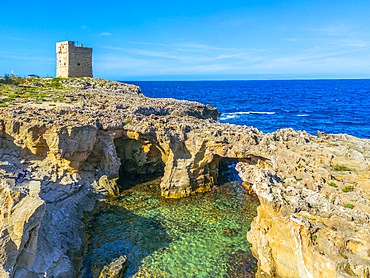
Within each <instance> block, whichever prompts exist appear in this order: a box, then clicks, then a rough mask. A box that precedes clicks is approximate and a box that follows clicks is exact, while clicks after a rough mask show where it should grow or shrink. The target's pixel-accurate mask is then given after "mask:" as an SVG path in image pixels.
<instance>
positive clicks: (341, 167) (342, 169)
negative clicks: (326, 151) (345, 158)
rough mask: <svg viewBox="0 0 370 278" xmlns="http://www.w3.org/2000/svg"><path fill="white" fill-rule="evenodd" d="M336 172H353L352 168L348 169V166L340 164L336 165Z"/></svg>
mask: <svg viewBox="0 0 370 278" xmlns="http://www.w3.org/2000/svg"><path fill="white" fill-rule="evenodd" d="M333 168H334V170H335V171H351V169H350V168H348V167H347V166H345V165H340V164H336V165H334V167H333Z"/></svg>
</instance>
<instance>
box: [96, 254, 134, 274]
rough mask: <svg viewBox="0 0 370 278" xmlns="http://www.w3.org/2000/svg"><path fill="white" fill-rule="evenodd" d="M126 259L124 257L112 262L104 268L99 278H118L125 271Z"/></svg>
mask: <svg viewBox="0 0 370 278" xmlns="http://www.w3.org/2000/svg"><path fill="white" fill-rule="evenodd" d="M126 261H127V258H126V256H125V255H123V256H120V257H119V258H118V259H116V260H114V261H112V262H111V263H110V264H109V266H104V267H103V269H102V271H101V272H100V275H99V278H120V277H122V275H123V273H124V271H125V269H126Z"/></svg>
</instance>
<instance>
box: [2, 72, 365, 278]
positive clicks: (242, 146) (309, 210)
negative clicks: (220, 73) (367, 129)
mask: <svg viewBox="0 0 370 278" xmlns="http://www.w3.org/2000/svg"><path fill="white" fill-rule="evenodd" d="M18 82H19V83H18V84H15V85H14V84H13V85H11V86H10V85H9V86H7V87H4V88H6V90H7V91H6V90H5V89H4V88H3V92H6V93H3V96H2V102H3V103H6V105H2V106H3V108H1V109H0V182H1V184H0V233H1V237H0V277H44V276H45V275H46V276H47V277H49V276H50V275H51V274H52V275H53V276H54V277H73V276H74V275H76V273H77V271H78V269H77V268H78V267H77V265H76V264H74V261H76V260H75V259H76V254H78V252H79V251H80V250H81V247H82V244H83V231H84V224H83V221H82V220H83V216H84V213H85V212H86V211H90V210H92V209H93V208H94V206H95V204H96V201H97V200H99V199H101V198H102V197H103V195H104V194H117V193H118V192H119V190H120V186H121V185H122V184H124V183H125V181H126V180H129V179H132V178H133V177H137V176H138V175H146V174H157V175H158V174H159V175H163V178H162V181H161V185H160V186H161V192H162V196H163V197H171V198H178V197H185V196H188V195H190V194H196V192H205V191H209V190H211V188H212V186H213V185H214V184H215V181H216V180H217V176H218V171H219V168H218V165H219V162H220V161H221V160H222V159H230V158H232V159H237V160H238V161H239V164H238V170H239V172H240V176H241V177H242V178H243V180H244V181H245V185H246V186H247V187H249V188H250V189H251V190H253V191H254V192H255V193H256V194H257V196H258V198H259V199H260V202H261V206H260V207H259V209H258V216H257V217H256V219H255V220H254V223H253V226H252V229H251V231H250V233H249V235H248V239H249V241H250V242H251V243H252V245H253V252H254V255H255V256H256V258H257V259H258V260H259V272H258V273H259V275H265V276H266V275H269V276H281V277H322V273H325V275H326V276H325V277H340V276H341V277H347V276H348V277H349V276H359V277H367V276H366V275H369V264H370V258H369V256H370V250H369V246H370V235H369V223H370V217H369V213H370V209H369V208H370V206H369V192H370V183H369V178H370V174H369V171H370V167H369V160H370V143H369V141H368V140H360V139H357V138H354V137H350V136H347V135H336V136H334V135H324V134H321V135H320V136H318V137H315V136H311V135H309V134H307V133H305V132H296V131H293V130H282V131H277V132H275V133H272V134H263V133H261V132H259V131H258V130H256V129H254V128H250V127H242V126H235V125H228V124H220V123H217V122H216V121H215V119H216V117H217V116H218V112H217V110H216V109H215V108H213V107H210V106H206V105H202V104H199V103H195V102H187V101H176V100H171V99H150V98H147V97H145V96H143V95H142V94H141V92H140V89H139V88H138V87H136V86H133V85H126V84H121V83H117V82H109V81H106V80H101V79H91V78H82V79H41V80H20V81H18ZM4 94H8V95H4ZM10 95H11V97H10ZM40 96H41V97H40ZM5 100H6V102H5ZM112 259H113V258H112ZM327 275H328V276H327Z"/></svg>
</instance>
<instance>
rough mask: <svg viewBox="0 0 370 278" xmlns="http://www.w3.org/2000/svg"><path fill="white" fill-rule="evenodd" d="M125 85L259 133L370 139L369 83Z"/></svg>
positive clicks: (274, 82)
mask: <svg viewBox="0 0 370 278" xmlns="http://www.w3.org/2000/svg"><path fill="white" fill-rule="evenodd" d="M124 82H126V83H132V84H135V85H138V86H140V88H141V90H142V92H143V94H144V95H145V96H148V97H154V98H175V99H181V100H189V101H197V102H201V103H204V104H211V105H212V106H214V107H217V109H218V111H219V112H220V113H221V116H220V117H219V119H218V120H219V121H220V122H224V123H231V124H237V125H247V126H253V127H255V128H258V129H259V130H261V131H263V132H273V131H276V130H278V129H282V128H293V129H296V130H305V131H307V132H309V133H311V134H313V135H316V134H317V132H318V131H320V132H324V133H328V134H338V133H346V134H349V135H353V136H356V137H359V138H367V139H369V138H370V113H369V111H370V79H289V80H212V81H208V80H199V81H124Z"/></svg>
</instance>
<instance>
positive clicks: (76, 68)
mask: <svg viewBox="0 0 370 278" xmlns="http://www.w3.org/2000/svg"><path fill="white" fill-rule="evenodd" d="M56 48H57V74H56V76H57V77H92V76H93V74H92V48H90V47H83V45H77V46H75V43H74V42H72V41H65V42H58V43H57V47H56Z"/></svg>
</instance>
